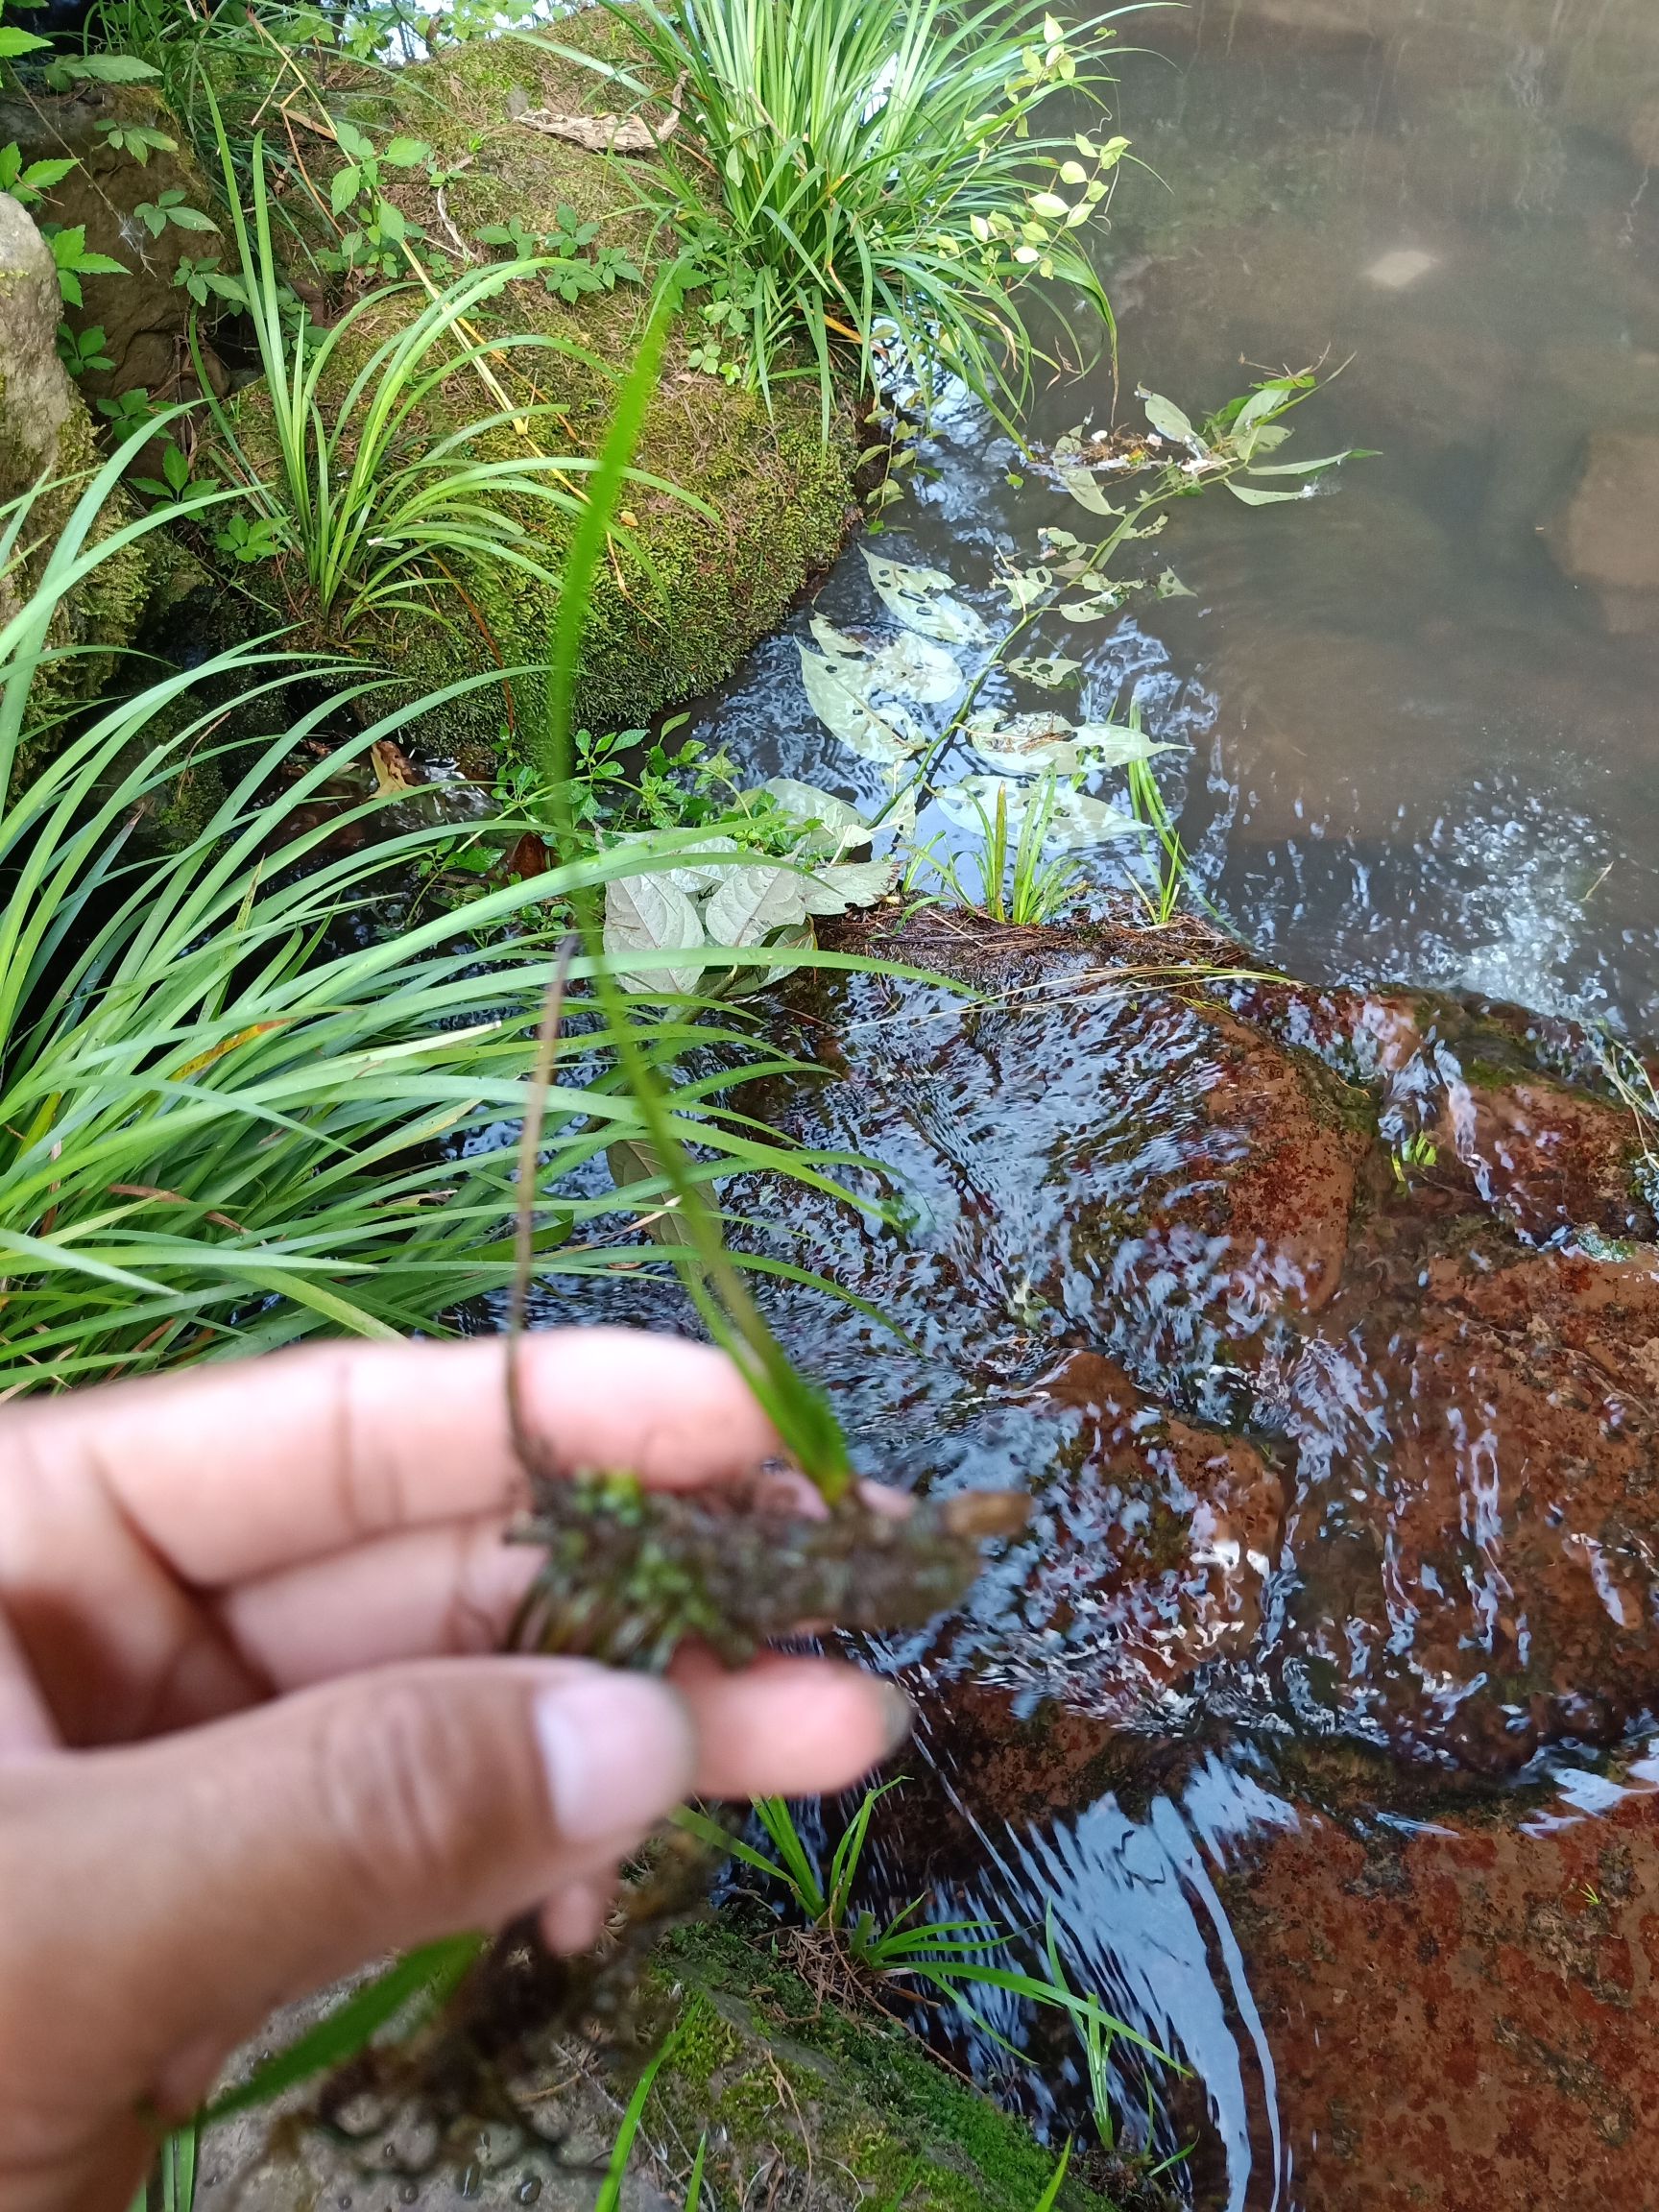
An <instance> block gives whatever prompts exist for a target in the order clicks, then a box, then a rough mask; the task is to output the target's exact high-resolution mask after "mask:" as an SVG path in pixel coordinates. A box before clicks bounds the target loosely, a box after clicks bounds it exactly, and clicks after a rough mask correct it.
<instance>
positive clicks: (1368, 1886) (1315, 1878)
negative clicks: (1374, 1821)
mask: <svg viewBox="0 0 1659 2212" xmlns="http://www.w3.org/2000/svg"><path fill="white" fill-rule="evenodd" d="M1654 1812H1655V1806H1654V1800H1653V1796H1652V1794H1651V1787H1650V1785H1649V1787H1648V1789H1647V1791H1641V1792H1638V1793H1636V1794H1633V1795H1631V1796H1629V1797H1627V1798H1624V1799H1623V1801H1621V1802H1618V1803H1614V1804H1611V1805H1609V1806H1608V1807H1607V1808H1605V1809H1604V1810H1603V1811H1602V1812H1601V1813H1600V1814H1599V1815H1598V1816H1596V1817H1586V1816H1582V1815H1581V1816H1579V1817H1576V1818H1572V1817H1568V1818H1564V1819H1559V1820H1557V1821H1555V1822H1552V1823H1541V1824H1540V1826H1539V1827H1537V1828H1535V1829H1534V1830H1533V1831H1531V1832H1527V1831H1526V1830H1523V1829H1517V1828H1515V1827H1512V1826H1510V1825H1508V1824H1506V1823H1498V1822H1492V1823H1488V1824H1484V1825H1477V1824H1473V1823H1468V1824H1459V1823H1457V1822H1456V1821H1455V1820H1454V1821H1448V1820H1447V1819H1445V1818H1441V1819H1438V1820H1436V1821H1435V1822H1434V1823H1433V1824H1432V1825H1428V1826H1424V1827H1423V1828H1421V1829H1419V1830H1417V1831H1416V1832H1414V1833H1409V1834H1406V1835H1400V1834H1395V1835H1387V1834H1383V1833H1379V1832H1377V1831H1373V1832H1372V1833H1371V1834H1370V1835H1369V1836H1362V1835H1359V1834H1356V1833H1355V1832H1354V1831H1353V1830H1352V1829H1351V1828H1348V1827H1345V1826H1342V1825H1339V1824H1337V1823H1335V1822H1334V1821H1332V1820H1330V1819H1327V1818H1322V1817H1320V1816H1318V1815H1304V1816H1303V1817H1302V1818H1301V1819H1300V1820H1298V1821H1297V1822H1295V1823H1294V1824H1293V1825H1288V1826H1281V1827H1278V1828H1277V1829H1269V1830H1263V1831H1262V1832H1261V1833H1260V1834H1259V1835H1258V1837H1257V1838H1256V1839H1255V1840H1254V1841H1253V1843H1252V1844H1251V1845H1249V1846H1247V1847H1246V1848H1245V1849H1244V1850H1243V1851H1242V1852H1241V1853H1240V1854H1239V1855H1238V1859H1237V1860H1236V1862H1235V1863H1234V1865H1233V1866H1232V1867H1231V1868H1230V1869H1229V1870H1228V1871H1227V1872H1225V1873H1223V1874H1222V1876H1221V1879H1220V1888H1221V1891H1222V1895H1223V1897H1224V1899H1225V1903H1226V1907H1227V1911H1228V1915H1229V1919H1230V1923H1231V1926H1232V1928H1233V1930H1234V1932H1235V1934H1236V1935H1237V1936H1238V1940H1239V1942H1240V1944H1241V1946H1242V1950H1243V1957H1244V1961H1245V1966H1246V1971H1247V1976H1248V1981H1249V1985H1250V1987H1251V1989H1252V1990H1253V1992H1254V1996H1255V2000H1256V2002H1257V2004H1258V2005H1259V2007H1260V2008H1261V2012H1262V2018H1263V2019H1264V2021H1265V2022H1266V2023H1267V2024H1268V2032H1269V2034H1270V2037H1271V2044H1272V2059H1273V2066H1274V2070H1275V2082H1274V2087H1275V2090H1276V2094H1277V2097H1278V2100H1279V2103H1280V2105H1281V2108H1282V2109H1283V2110H1284V2111H1285V2112H1286V2113H1287V2114H1293V2115H1294V2116H1295V2128H1296V2138H1297V2141H1296V2162H1297V2169H1298V2171H1297V2178H1296V2180H1295V2182H1294V2184H1293V2185H1292V2186H1291V2188H1290V2190H1289V2192H1288V2198H1289V2201H1290V2202H1292V2203H1294V2204H1296V2205H1298V2206H1305V2207H1307V2212H1336V2208H1337V2207H1340V2208H1341V2212H1396V2208H1397V2207H1400V2206H1404V2205H1425V2206H1431V2207H1433V2212H1490V2207H1493V2206H1496V2205H1503V2206H1509V2205H1515V2206H1520V2205H1536V2206H1539V2207H1544V2206H1549V2207H1550V2212H1592V2208H1598V2212H1599V2208H1601V2207H1606V2206H1613V2205H1618V2206H1624V2205H1629V2206H1632V2207H1634V2206H1637V2205H1645V2204H1647V2203H1649V2202H1650V2201H1651V2200H1652V2197H1651V2191H1652V2144H1653V2137H1654V2129H1655V2128H1656V2127H1659V2052H1656V2050H1655V2046H1654V2040H1653V2033H1652V2014H1653V2009H1654V2006H1655V2002H1656V2001H1659V1990H1656V1987H1655V1974H1656V1972H1659V1852H1656V1851H1655V1849H1654V1845H1653V1841H1652V1829H1653V1821H1654Z"/></svg>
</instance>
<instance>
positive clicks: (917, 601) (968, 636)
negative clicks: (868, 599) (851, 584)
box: [859, 545, 991, 645]
mask: <svg viewBox="0 0 1659 2212" xmlns="http://www.w3.org/2000/svg"><path fill="white" fill-rule="evenodd" d="M859 551H860V552H861V553H862V554H863V556H864V565H865V566H866V567H867V568H868V569H869V571H870V581H871V583H872V584H874V585H875V587H876V589H877V591H878V593H879V594H880V597H881V601H882V604H883V605H884V606H886V607H888V608H890V609H891V611H892V612H893V613H895V614H897V615H898V617H899V619H900V621H901V622H902V623H903V625H904V627H905V629H906V630H916V631H919V632H920V633H921V635H922V636H923V637H937V638H939V639H941V640H942V641H943V642H944V643H945V644H947V645H986V644H989V642H990V638H991V633H990V631H989V630H987V629H986V627H985V625H984V623H983V622H982V621H981V620H980V618H979V616H978V615H977V614H975V613H974V610H973V608H972V607H968V606H965V605H964V604H963V602H962V601H961V600H960V599H957V598H954V597H953V596H952V593H953V591H954V589H955V585H954V582H953V580H952V578H950V577H949V576H947V575H946V574H945V571H944V570H943V569H942V568H909V567H906V566H905V565H904V564H903V563H902V562H899V561H886V560H883V559H882V557H881V555H880V554H879V553H873V552H872V551H871V549H870V547H869V546H868V545H861V546H860V547H859Z"/></svg>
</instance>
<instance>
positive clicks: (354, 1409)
mask: <svg viewBox="0 0 1659 2212" xmlns="http://www.w3.org/2000/svg"><path fill="white" fill-rule="evenodd" d="M523 1370H524V1372H523V1382H524V1391H525V1399H526V1404H527V1407H528V1411H529V1416H530V1419H531V1421H532V1422H533V1424H534V1427H535V1430H536V1432H537V1433H538V1434H540V1435H542V1436H544V1437H546V1438H547V1440H548V1442H549V1446H550V1448H551V1449H552V1450H553V1452H554V1453H555V1454H556V1455H557V1456H558V1458H559V1461H560V1463H561V1464H562V1465H563V1466H564V1467H565V1469H566V1470H574V1469H576V1468H578V1467H584V1466H602V1467H603V1466H627V1467H631V1468H633V1469H635V1470H637V1473H638V1474H639V1475H640V1476H641V1478H642V1479H645V1480H646V1481H648V1482H652V1483H656V1484H661V1485H663V1486H683V1485H684V1486H689V1485H694V1484H698V1483H705V1482H715V1481H719V1480H721V1479H727V1478H730V1477H733V1476H736V1475H740V1474H742V1473H745V1472H747V1471H748V1470H750V1469H752V1468H753V1467H754V1466H755V1465H756V1464H757V1462H758V1461H759V1460H760V1459H762V1458H763V1457H764V1456H765V1455H766V1454H767V1453H768V1452H770V1451H772V1450H775V1449H776V1439H775V1437H774V1436H773V1434H772V1432H771V1431H770V1429H769V1428H768V1426H767V1424H766V1421H765V1418H764V1416H763V1415H762V1414H761V1413H760V1411H759V1409H758V1407H757V1406H756V1404H755V1402H754V1400H753V1398H752V1397H751V1396H750V1394H749V1392H748V1390H747V1389H746V1387H745V1386H744V1385H743V1383H742V1382H741V1381H740V1380H739V1378H738V1376H737V1374H736V1372H735V1370H734V1369H733V1367H732V1366H731V1364H730V1363H729V1362H728V1361H727V1360H726V1359H725V1358H722V1357H721V1356H720V1355H719V1354H718V1353H715V1352H711V1351H709V1349H708V1348H707V1347H705V1346H702V1345H697V1344H690V1343H686V1342H684V1341H682V1340H679V1339H676V1338H672V1337H664V1336H647V1335H634V1334H628V1333H626V1332H623V1331H619V1330H592V1331H559V1332H551V1333H548V1334H541V1335H537V1336H534V1337H531V1338H528V1339H526V1340H525V1342H524V1345H523ZM521 1503H523V1478H522V1475H521V1472H520V1470H519V1468H518V1466H517V1461H516V1460H515V1457H514V1455H513V1451H512V1447H511V1442H510V1439H509V1436H508V1431H507V1424H506V1414H505V1399H504V1391H503V1347H502V1342H501V1340H500V1339H499V1338H496V1339H493V1340H490V1341H484V1342H474V1343H470V1344H465V1345H417V1344H409V1345H375V1346H365V1345H357V1346H341V1345H333V1346H319V1347H315V1348H307V1349H305V1350H301V1351H295V1352H286V1353H278V1354H276V1355H274V1356H272V1357H271V1358H265V1359H260V1360H257V1361H250V1362H246V1363H226V1364H224V1365H218V1366H212V1367H205V1368H202V1369H198V1370H196V1371H195V1372H193V1373H191V1374H189V1375H184V1376H178V1377H170V1378H168V1379H166V1380H164V1381H156V1382H145V1383H128V1384H120V1385H115V1386H113V1387H109V1388H105V1389H100V1390H95V1391H88V1392H86V1393H84V1394H83V1395H81V1396H77V1397H72V1398H66V1399H57V1400H50V1401H46V1400H41V1401H33V1402H30V1403H28V1404H25V1405H21V1406H14V1407H6V1408H4V1409H0V2212H105V2208H108V2212H124V2207H125V2206H126V2205H127V2204H128V2202H129V2201H130V2200H131V2198H132V2192H133V2190H134V2189H135V2188H136V2187H137V2186H138V2184H139V2182H140V2180H141V2179H142V2177H143V2174H144V2171H145V2168H146V2166H147V2164H148V2162H149V2160H150V2158H151V2157H152V2156H153V2154H154V2151H155V2134H154V2125H153V2122H151V2121H147V2120H146V2118H145V2116H144V2115H145V2111H146V2109H148V2110H149V2111H151V2112H152V2113H156V2114H159V2115H160V2116H161V2117H162V2118H163V2119H164V2120H165V2119H168V2118H175V2117H179V2116H181V2115H183V2114H184V2113H186V2112H188V2111H189V2110H190V2109H192V2108H193V2107H194V2105H195V2104H197V2103H198V2102H199V2101H200V2099H201V2098H202V2096H203V2095H204V2092H205V2091H206V2089H207V2087H208V2085H209V2084H210V2082H211V2081H212V2080H213V2078H214V2076H215V2074H216V2073H217V2072H218V2069H219V2067H220V2066H221V2064H222V2063H223V2061H224V2059H225V2057H226V2056H227V2055H228V2053H229V2052H230V2050H231V2049H232V2048H233V2047H234V2046H235V2045H236V2044H237V2043H238V2042H240V2041H242V2040H243V2039H244V2038H246V2037H247V2036H248V2035H250V2034H251V2033H252V2032H253V2031H254V2030H255V2029H256V2028H257V2027H258V2025H259V2023H260V2022H261V2021H262V2020H264V2019H265V2018H266V2017H267V2016H268V2015H269V2013H270V2012H272V2011H273V2010H274V2009H275V2008H276V2007H277V2006H278V2005H281V2004H283V2003H285V2002H287V2001H288V2000H290V1999H292V1998H294V1997H297V1996H299V1995H301V1994H303V1993H304V1992H306V1991H308V1990H311V1989H315V1988H319V1987H321V1986H323V1985H324V1984H326V1983H327V1982H329V1981H331V1980H333V1979H334V1978H335V1977H336V1976H338V1975H340V1974H342V1973H345V1972H347V1971H349V1969H351V1968H352V1967H355V1966H358V1965H360V1964H362V1963H363V1962H364V1961H365V1960H369V1959H372V1958H373V1957H376V1956H377V1955H379V1954H381V1953H383V1952H386V1951H389V1950H394V1949H397V1950H402V1949H406V1948H409V1947H410V1946H412V1945H415V1944H419V1943H423V1942H428V1941H431V1940H432V1939H434V1938H435V1937H437V1936H444V1935H449V1934H453V1933H456V1932H457V1931H459V1930H462V1929H466V1928H493V1927H497V1926H499V1925H501V1924H503V1923H504V1922H506V1921H508V1920H510V1919H513V1918H515V1917H516V1916H517V1915H518V1914H520V1913H522V1912H524V1911H530V1910H533V1909H536V1908H538V1907H539V1908H540V1909H541V1925H542V1929H543V1932H544V1934H545V1935H546V1936H547V1938H548V1940H549V1941H550V1942H551V1943H552V1944H553V1945H554V1946H555V1947H557V1948H564V1949H569V1950H578V1949H583V1948H585V1947H586V1946H587V1945H588V1944H589V1943H590V1942H591V1941H592V1940H593V1939H594V1937H595V1936H596V1935H597V1934H598V1931H599V1928H600V1925H601V1923H602V1920H603V1918H604V1914H605V1911H606V1908H607V1905H608V1902H609V1899H610V1896H611V1893H612V1890H613V1885H614V1881H615V1876H616V1869H617V1865H618V1863H619V1861H621V1860H622V1859H623V1858H624V1857H626V1856H627V1854H628V1853H629V1852H630V1851H632V1850H633V1849H634V1848H635V1847H636V1846H637V1843H638V1842H639V1841H640V1840H641V1839H642V1838H643V1837H644V1836H645V1835H646V1834H647V1833H648V1831H649V1830H650V1828H651V1827H652V1825H653V1824H654V1823H655V1822H656V1821H657V1820H658V1819H659V1818H661V1815H664V1814H665V1813H667V1812H668V1811H670V1810H671V1809H672V1808H673V1807H674V1806H675V1805H677V1804H678V1803H679V1802H680V1801H681V1800H682V1799H683V1798H684V1797H685V1796H687V1795H688V1794H691V1793H693V1792H696V1793H700V1794H703V1795H707V1796H717V1797H718V1796H732V1797H744V1796H751V1795H763V1794H768V1793H779V1794H783V1795H794V1794H801V1793H805V1792H809V1791H820V1790H835V1789H840V1788H843V1787H845V1786H846V1785H847V1784H848V1783H850V1782H852V1781H854V1779H855V1778H856V1777H857V1776H858V1775H859V1774H861V1773H862V1772H863V1771H864V1770H865V1769H866V1768H867V1767H870V1766H872V1765H873V1764H874V1763H875V1762H876V1761H877V1760H878V1759H879V1758H880V1757H881V1756H882V1754H883V1752H884V1751H886V1750H887V1749H888V1748H890V1747H891V1745H892V1744H893V1743H894V1742H895V1741H896V1740H897V1738H898V1737H899V1736H900V1735H902V1728H903V1710H902V1699H900V1697H899V1695H898V1693H897V1692H895V1691H893V1690H891V1689H889V1688H888V1687H887V1686H886V1685H884V1684H882V1683H880V1682H878V1681H877V1680H875V1679H874V1678H873V1677H871V1676H868V1675H864V1674H860V1673H858V1672H857V1671H855V1670H854V1669H852V1668H848V1667H844V1666H840V1665H836V1664H833V1663H831V1662H829V1661H824V1660H813V1659H799V1658H785V1657H782V1656H779V1655H773V1656H768V1657H766V1658H764V1659H762V1660H760V1661H759V1662H758V1663H757V1664H756V1665H755V1666H754V1667H751V1668H749V1669H747V1670H745V1671H742V1672H740V1673H736V1674H726V1673H723V1672H721V1671H718V1670H717V1669H715V1668H714V1667H713V1666H712V1665H711V1664H710V1663H709V1662H708V1661H706V1660H704V1661H699V1660H698V1658H697V1657H696V1655H694V1654H686V1655H684V1656H683V1657H682V1659H681V1661H680V1662H678V1663H677V1666H676V1669H675V1671H674V1673H673V1675H672V1676H671V1678H670V1680H671V1684H672V1686H669V1685H668V1684H664V1683H661V1682H657V1681H652V1680H649V1679H646V1678H644V1677H642V1676H638V1675H628V1674H617V1673H613V1672H610V1671H607V1670H605V1669H603V1668H600V1667H596V1666H593V1665H591V1664H589V1663H587V1662H585V1661H579V1660H555V1659H534V1658H517V1657H503V1656H500V1655H498V1647H499V1645H500V1642H501V1639H502V1636H503V1634H504V1633H505V1629H506V1626H507V1623H508V1622H509V1621H510V1619H511V1617H512V1614H513V1611H514V1608H515V1607H516V1605H517V1601H518V1599H519V1597H520V1596H521V1594H522V1592H523V1590H524V1588H525V1586H526V1584H527V1582H528V1580H529V1578H530V1576H531V1575H533V1574H534V1572H535V1568H536V1558H535V1555H534V1553H533V1552H530V1551H526V1550H523V1549H521V1548H518V1547H510V1546H508V1545H505V1544H503V1543H502V1541H501V1535H502V1530H503V1528H504V1527H505V1525H506V1523H507V1521H508V1520H509V1519H510V1518H511V1516H512V1514H513V1512H514V1511H515V1510H516V1509H517V1507H518V1506H519V1505H520V1504H521Z"/></svg>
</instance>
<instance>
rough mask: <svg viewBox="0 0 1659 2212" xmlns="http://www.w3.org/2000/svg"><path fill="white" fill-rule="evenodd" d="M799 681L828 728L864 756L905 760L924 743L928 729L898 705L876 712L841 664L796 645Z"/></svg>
mask: <svg viewBox="0 0 1659 2212" xmlns="http://www.w3.org/2000/svg"><path fill="white" fill-rule="evenodd" d="M800 653H801V680H802V682H803V683H804V684H805V686H806V698H807V701H808V703H809V705H810V706H811V709H812V711H813V712H814V713H815V714H816V715H817V717H818V719H819V720H820V721H821V722H822V723H823V725H824V727H825V728H826V729H827V730H828V731H829V733H830V735H831V736H834V737H839V738H840V740H841V742H842V744H843V745H846V746H848V747H849V748H850V749H851V750H852V751H853V752H854V753H856V754H857V755H858V756H859V757H860V758H861V759H864V760H880V761H885V762H887V763H888V764H891V763H892V762H894V761H897V760H907V759H908V758H909V757H910V756H911V754H913V753H920V752H921V751H922V749H923V747H924V746H925V745H926V742H927V733H926V730H924V729H923V728H922V727H921V726H920V724H919V723H917V722H916V721H915V720H914V719H913V718H912V717H911V716H910V715H909V714H907V713H906V712H905V710H904V709H903V708H902V707H889V708H885V709H882V710H881V711H879V712H878V710H877V709H876V708H874V707H873V706H872V705H871V704H870V702H869V700H868V699H867V698H865V697H864V696H863V695H862V694H861V693H860V692H859V691H857V690H855V689H854V687H853V685H851V684H850V683H849V682H848V681H847V678H846V676H845V674H844V673H843V670H844V667H845V663H844V662H841V661H827V660H825V659H824V657H823V656H822V655H821V654H818V653H809V652H808V651H807V650H806V647H805V645H803V646H801V648H800Z"/></svg>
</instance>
